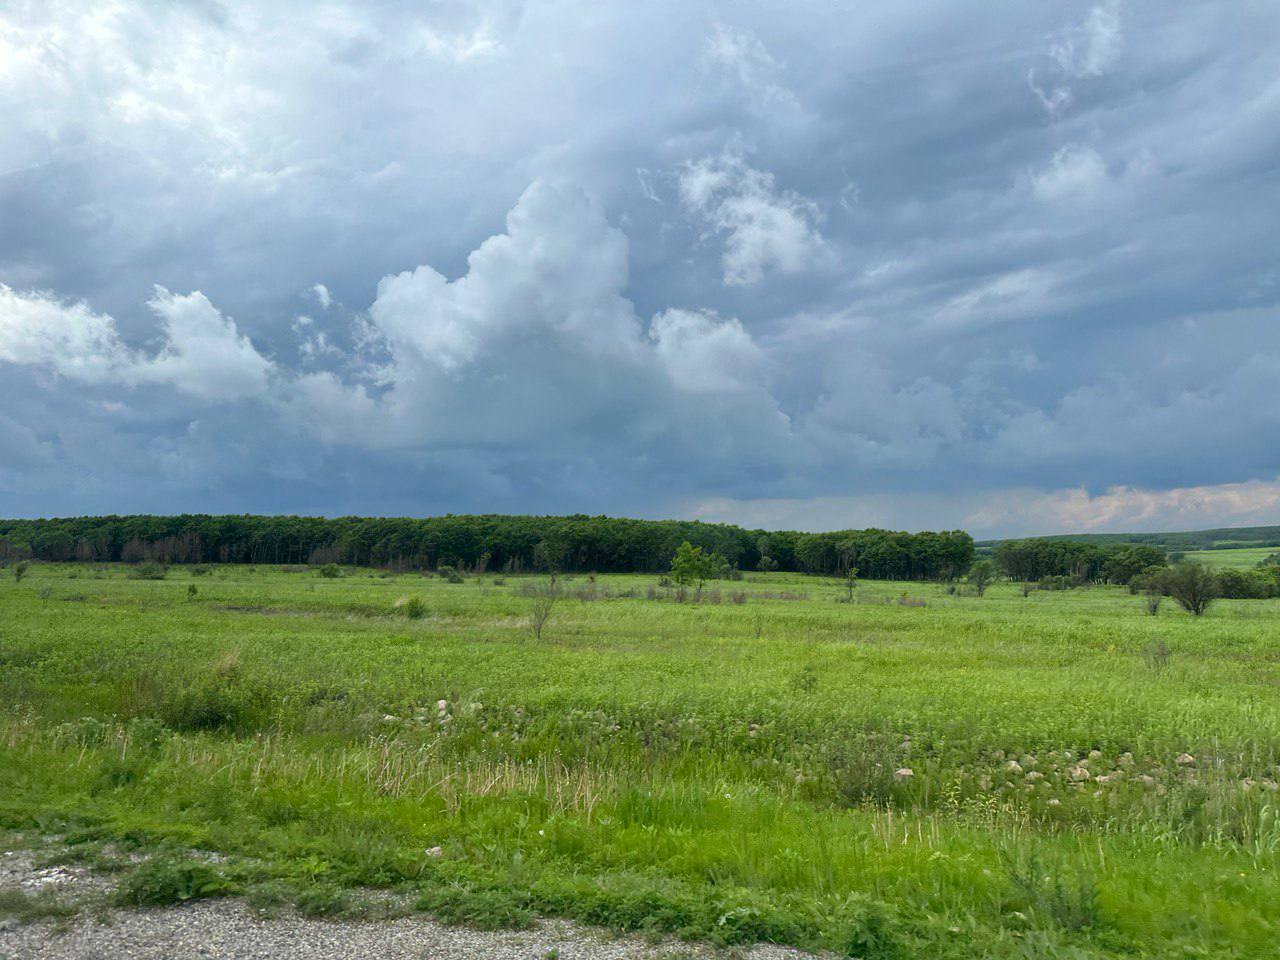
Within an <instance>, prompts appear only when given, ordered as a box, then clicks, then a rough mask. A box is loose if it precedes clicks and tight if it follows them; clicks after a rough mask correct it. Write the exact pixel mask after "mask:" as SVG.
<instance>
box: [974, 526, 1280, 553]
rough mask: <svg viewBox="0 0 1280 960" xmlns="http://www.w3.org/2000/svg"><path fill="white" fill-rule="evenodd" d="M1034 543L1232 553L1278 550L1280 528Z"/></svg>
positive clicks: (985, 547) (988, 544)
mask: <svg viewBox="0 0 1280 960" xmlns="http://www.w3.org/2000/svg"><path fill="white" fill-rule="evenodd" d="M1028 539H1033V538H1030V537H1006V538H1005V539H1004V540H979V541H978V542H977V543H976V544H974V546H975V547H976V548H977V550H978V552H979V553H987V552H990V551H991V550H993V549H994V548H995V547H997V546H998V545H999V544H1001V543H1004V542H1006V540H1028ZM1034 539H1037V540H1079V541H1082V542H1084V543H1096V544H1099V545H1103V544H1113V543H1143V544H1147V545H1148V546H1152V547H1160V548H1161V549H1164V550H1169V551H1180V552H1186V551H1190V550H1231V549H1236V548H1239V547H1280V526H1275V527H1220V528H1218V529H1216V530H1184V531H1181V532H1176V533H1061V534H1055V535H1054V536H1049V537H1036V538H1034Z"/></svg>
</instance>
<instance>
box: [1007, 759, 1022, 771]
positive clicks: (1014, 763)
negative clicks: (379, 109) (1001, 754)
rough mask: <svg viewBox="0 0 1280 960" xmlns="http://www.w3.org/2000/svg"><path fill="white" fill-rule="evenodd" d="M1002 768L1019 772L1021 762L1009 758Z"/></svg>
mask: <svg viewBox="0 0 1280 960" xmlns="http://www.w3.org/2000/svg"><path fill="white" fill-rule="evenodd" d="M1004 768H1005V769H1006V770H1008V771H1009V772H1010V773H1021V772H1022V764H1020V763H1019V762H1018V761H1017V760H1010V761H1008V762H1007V763H1006V764H1005V765H1004Z"/></svg>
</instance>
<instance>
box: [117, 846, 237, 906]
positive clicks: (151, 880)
mask: <svg viewBox="0 0 1280 960" xmlns="http://www.w3.org/2000/svg"><path fill="white" fill-rule="evenodd" d="M232 892H234V885H233V884H232V883H231V881H229V880H228V879H226V878H225V877H224V876H222V874H220V873H219V872H218V871H217V870H216V869H214V868H213V867H212V866H210V865H209V864H207V863H202V862H200V861H199V860H191V859H188V858H185V857H180V856H177V855H174V854H163V855H160V856H157V857H153V858H152V859H150V860H148V861H147V862H146V863H144V864H142V866H140V867H138V869H137V870H135V871H133V873H131V874H129V875H128V876H127V877H125V878H124V881H123V882H122V883H121V884H120V887H119V889H117V891H116V902H117V903H118V904H120V905H122V906H130V907H162V906H171V905H173V904H176V903H186V902H187V901H189V900H202V899H206V898H208V897H222V896H226V895H227V894H229V893H232Z"/></svg>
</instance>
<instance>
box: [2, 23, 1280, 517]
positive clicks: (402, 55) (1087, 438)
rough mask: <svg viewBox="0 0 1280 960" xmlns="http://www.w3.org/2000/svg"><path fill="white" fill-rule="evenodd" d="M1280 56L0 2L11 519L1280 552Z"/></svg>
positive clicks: (1262, 36)
mask: <svg viewBox="0 0 1280 960" xmlns="http://www.w3.org/2000/svg"><path fill="white" fill-rule="evenodd" d="M1228 13H1229V14H1230V15H1227V14H1228ZM1277 43H1280V8H1277V7H1276V6H1274V5H1271V4H1243V5H1241V4H1227V3H1225V2H1189V3H1185V4H1180V5H1179V6H1178V8H1177V9H1176V10H1175V11H1171V10H1170V9H1169V7H1168V6H1167V5H1164V4H1157V3H1154V2H1142V0H1103V2H1092V3H1079V4H1056V5H1027V4H1019V5H1008V6H1004V7H1001V8H996V7H995V6H993V5H991V4H985V3H979V2H977V0H965V2H946V3H942V2H931V3H925V4H923V5H922V4H912V5H903V4H896V3H890V2H880V0H873V2H869V3H864V4H859V5H856V6H854V7H851V8H845V7H843V6H841V5H831V4H819V3H807V2H802V3H799V4H787V5H777V4H756V3H745V4H732V5H725V4H718V3H667V2H658V3H652V4H640V5H636V4H603V5H602V4H599V3H594V4H586V3H575V2H569V3H559V4H546V3H538V2H520V0H492V2H489V0H476V2H464V0H458V2H446V3H442V4H434V5H431V6H429V7H424V6H423V5H421V4H410V3H395V2H388V3H380V4H376V5H370V4H356V3H342V2H335V3H329V4H325V5H323V6H321V7H316V6H314V5H310V4H306V5H304V4H292V3H278V4H271V5H267V6H263V5H261V4H249V3H236V2H189V3H181V2H180V3H172V4H162V5H157V4H151V3H144V2H120V0H114V2H113V0H108V2H102V3H93V4H89V3H83V2H79V3H77V2H49V3H34V2H29V3H23V2H19V3H17V4H10V5H7V6H4V7H0V502H3V504H4V506H3V508H0V512H2V513H4V514H6V515H64V514H79V513H101V512H116V513H122V512H134V511H138V512H176V511H200V512H220V511H234V512H245V511H251V512H257V511H261V512H297V513H326V514H342V513H367V514H418V515H421V514H429V513H438V512H471V511H486V512H517V511H518V512H548V513H551V512H590V513H597V512H607V513H614V514H626V515H641V516H691V517H699V518H704V519H714V520H728V521H734V522H743V523H747V524H750V525H759V526H765V527H800V528H805V529H824V528H826V529H832V528H838V527H847V526H867V525H881V526H892V527H903V528H913V529H918V528H923V527H964V528H966V529H970V530H971V531H973V532H974V533H975V534H977V535H980V536H999V535H1018V534H1025V533H1035V532H1046V533H1048V532H1065V531H1070V530H1121V529H1174V528H1188V527H1196V526H1219V525H1238V524H1246V523H1266V522H1272V523H1280V403H1278V402H1277V400H1276V396H1277V385H1280V262H1277V253H1276V251H1277V248H1276V243H1275V239H1274V234H1275V224H1276V223H1277V222H1280V64H1278V63H1277V61H1276V58H1275V57H1274V50H1275V48H1276V45H1277Z"/></svg>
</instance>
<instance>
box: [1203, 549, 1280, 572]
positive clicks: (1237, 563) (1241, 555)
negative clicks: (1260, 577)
mask: <svg viewBox="0 0 1280 960" xmlns="http://www.w3.org/2000/svg"><path fill="white" fill-rule="evenodd" d="M1277 553H1280V547H1233V548H1227V549H1223V550H1191V551H1189V552H1188V553H1187V554H1186V557H1187V559H1188V560H1194V561H1196V562H1197V563H1203V564H1204V565H1205V566H1206V567H1210V568H1212V569H1214V570H1252V569H1253V568H1254V567H1256V566H1257V565H1258V564H1260V563H1261V562H1262V561H1263V560H1266V559H1267V558H1268V557H1270V556H1272V555H1273V554H1277Z"/></svg>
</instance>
